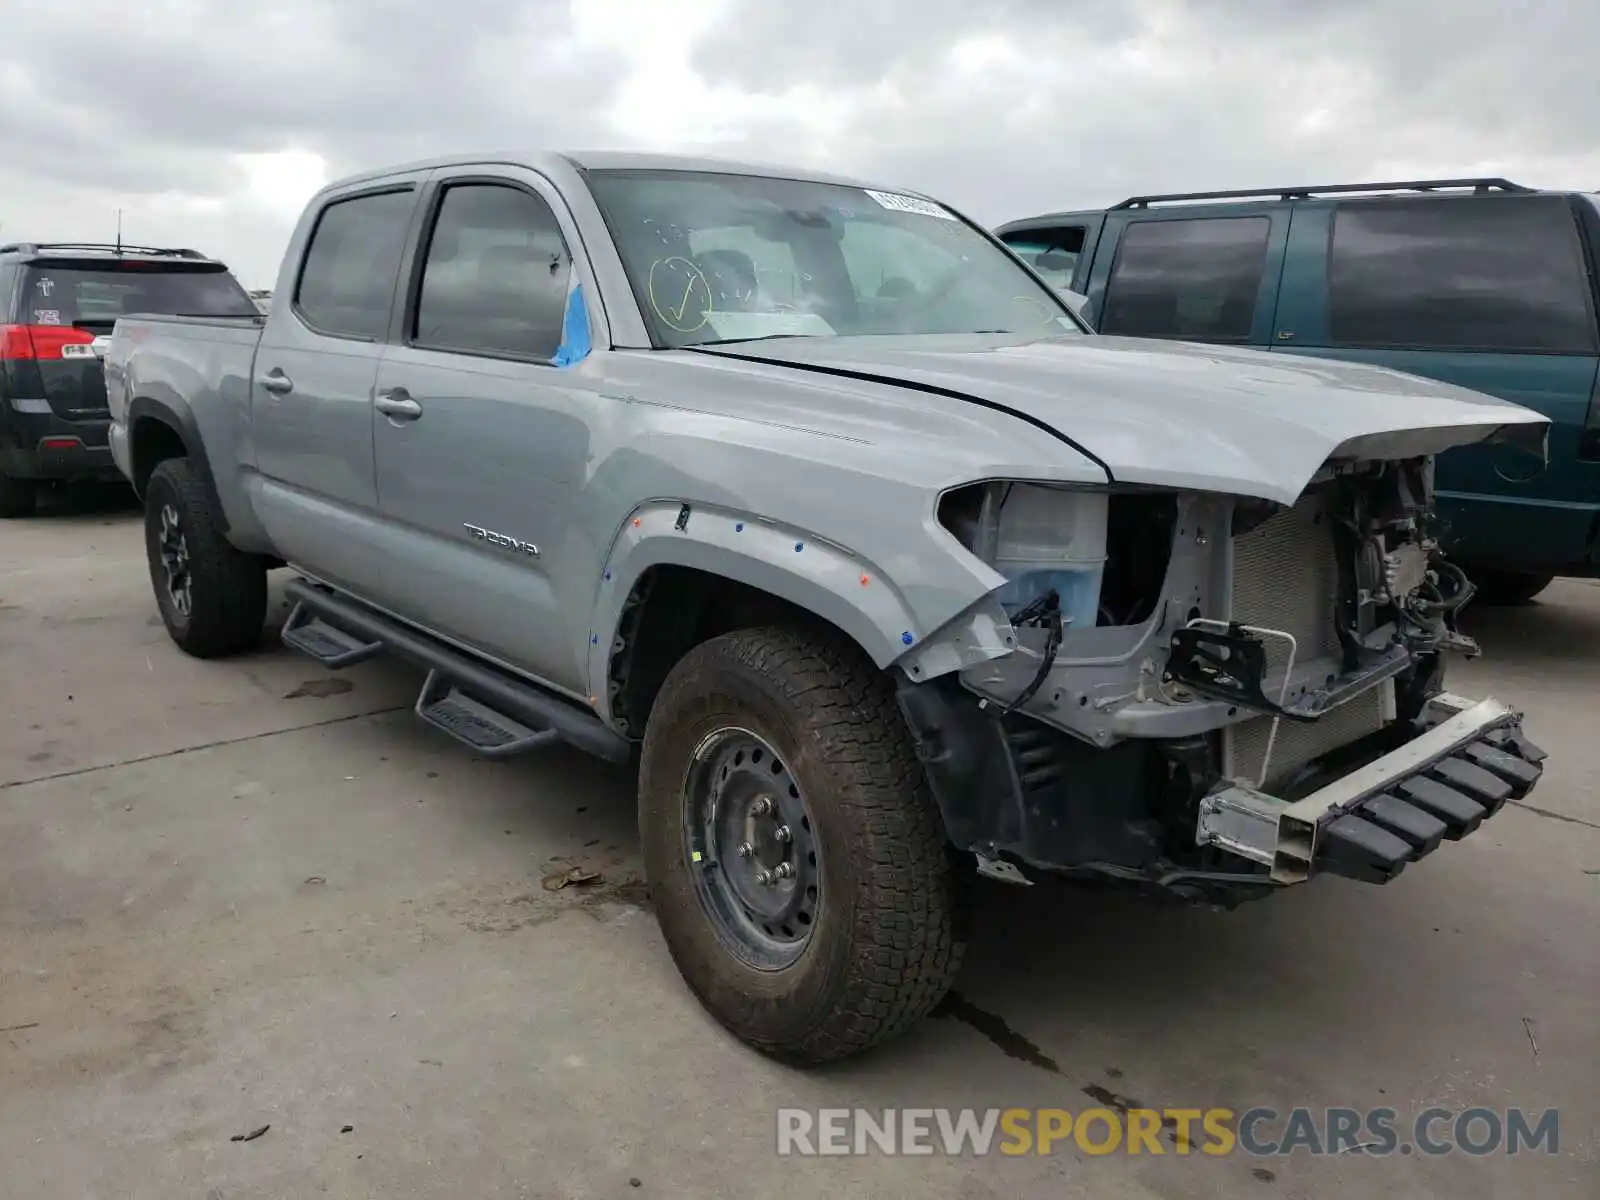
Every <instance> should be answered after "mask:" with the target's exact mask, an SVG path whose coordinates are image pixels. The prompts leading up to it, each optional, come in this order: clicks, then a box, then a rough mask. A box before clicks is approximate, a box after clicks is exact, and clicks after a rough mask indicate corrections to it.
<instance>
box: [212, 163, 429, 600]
mask: <svg viewBox="0 0 1600 1200" xmlns="http://www.w3.org/2000/svg"><path fill="white" fill-rule="evenodd" d="M419 184H420V178H417V179H404V178H402V179H400V180H398V181H391V182H387V183H385V185H384V186H383V188H382V189H381V190H376V191H367V192H361V193H357V194H354V195H335V196H334V197H333V198H332V199H331V200H330V201H329V202H328V204H327V205H326V206H325V207H323V208H322V210H321V211H320V212H319V213H318V214H317V215H316V216H315V218H314V225H313V226H312V228H311V230H310V233H309V239H308V244H307V248H306V252H305V255H304V258H303V260H302V261H303V265H302V266H301V267H300V269H299V272H298V279H297V280H295V281H294V284H293V287H292V290H291V292H290V293H289V294H287V295H283V296H282V298H281V300H280V301H279V303H278V305H277V306H276V308H277V311H276V312H274V313H273V314H272V316H271V317H269V318H268V320H267V325H266V329H265V331H264V332H263V334H262V338H261V347H260V349H259V350H258V351H257V353H256V361H255V372H254V374H255V378H254V379H253V380H251V381H249V383H248V386H249V387H250V397H251V400H250V404H251V432H252V435H253V438H254V452H255V464H256V469H257V470H258V471H259V472H260V491H259V497H258V501H257V508H258V511H259V514H260V516H261V519H262V521H263V523H264V524H265V525H266V527H267V531H268V533H269V534H270V535H271V537H272V541H273V544H274V545H275V546H276V547H277V548H278V549H279V551H280V552H281V553H282V554H283V556H284V557H285V558H287V559H288V560H289V561H290V562H291V563H293V564H294V565H296V566H298V567H301V568H303V569H305V570H306V571H309V572H311V573H312V574H314V575H317V576H319V577H320V578H323V579H326V580H327V581H328V582H330V583H335V584H338V585H339V586H341V587H344V588H347V589H349V590H351V591H353V592H355V593H356V594H358V595H363V596H366V597H369V598H374V597H377V596H378V595H380V594H381V591H382V580H383V562H382V554H381V553H380V551H379V550H378V548H377V546H376V544H375V542H374V534H375V529H376V522H377V508H378V490H377V480H376V474H375V472H374V468H373V452H372V388H373V384H374V382H375V381H376V378H377V373H378V361H379V359H380V358H381V357H382V353H383V339H384V336H385V333H386V331H387V329H388V326H389V320H390V309H391V305H392V303H393V297H394V291H395V281H396V279H397V277H398V275H399V271H400V258H401V254H402V251H403V249H404V247H405V243H406V233H407V227H408V226H409V225H410V223H411V219H412V216H413V214H414V212H415V209H416V204H417V199H418V185H419ZM240 382H241V383H244V381H240Z"/></svg>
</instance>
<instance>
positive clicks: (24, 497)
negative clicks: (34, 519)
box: [0, 472, 39, 520]
mask: <svg viewBox="0 0 1600 1200" xmlns="http://www.w3.org/2000/svg"><path fill="white" fill-rule="evenodd" d="M38 495H39V486H38V484H37V483H36V482H35V481H34V480H32V479H18V478H17V477H16V476H14V475H6V474H4V473H3V472H0V518H5V519H7V520H9V519H11V518H13V517H31V516H32V515H33V509H34V504H35V502H36V500H37V499H38Z"/></svg>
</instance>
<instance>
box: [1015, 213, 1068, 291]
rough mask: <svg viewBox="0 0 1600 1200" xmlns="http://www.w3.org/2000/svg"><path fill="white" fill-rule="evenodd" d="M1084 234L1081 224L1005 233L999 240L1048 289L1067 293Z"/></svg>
mask: <svg viewBox="0 0 1600 1200" xmlns="http://www.w3.org/2000/svg"><path fill="white" fill-rule="evenodd" d="M1086 232H1087V230H1086V229H1085V228H1084V227H1083V226H1081V225H1062V226H1057V227H1055V228H1049V229H1029V230H1027V231H1025V232H1019V233H1008V234H1006V235H1004V236H1003V238H1002V239H1001V240H1002V241H1004V242H1005V244H1006V245H1008V246H1010V247H1011V249H1012V251H1013V252H1014V253H1015V254H1016V255H1017V257H1018V258H1020V259H1022V261H1023V262H1025V263H1027V264H1028V265H1029V266H1030V267H1032V268H1033V269H1034V270H1035V271H1037V272H1038V273H1039V274H1040V276H1041V277H1042V278H1043V279H1044V281H1045V282H1046V283H1048V284H1049V285H1050V286H1051V287H1053V288H1057V289H1060V290H1069V289H1071V287H1072V277H1073V276H1074V275H1075V274H1077V271H1078V258H1079V256H1080V255H1081V254H1082V253H1083V239H1084V235H1085V233H1086Z"/></svg>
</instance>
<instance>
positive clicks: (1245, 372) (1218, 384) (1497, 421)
mask: <svg viewBox="0 0 1600 1200" xmlns="http://www.w3.org/2000/svg"><path fill="white" fill-rule="evenodd" d="M697 349H700V350H704V351H705V352H707V353H713V354H717V355H720V356H725V357H730V358H738V359H742V360H745V361H749V362H759V363H765V364H767V365H769V366H773V367H782V368H792V369H795V370H801V371H813V372H822V373H826V374H831V375H837V376H844V377H846V378H859V379H861V380H862V381H863V382H872V383H882V384H888V385H891V386H899V387H906V388H911V389H916V390H920V391H923V392H925V393H927V394H928V396H929V400H930V403H942V404H949V403H962V402H967V403H973V404H980V405H984V406H986V407H989V408H995V409H1000V410H1002V411H1009V412H1010V413H1011V414H1012V415H1013V416H1015V417H1017V418H1020V419H1022V420H1027V421H1030V422H1032V423H1034V424H1036V425H1040V426H1043V427H1045V428H1047V429H1048V430H1050V431H1051V432H1053V433H1054V434H1055V435H1056V436H1057V437H1060V438H1061V439H1062V440H1064V441H1067V442H1069V443H1070V444H1071V445H1073V446H1075V447H1076V448H1078V449H1079V450H1081V451H1082V452H1084V453H1086V454H1088V455H1089V456H1090V457H1092V458H1094V459H1096V460H1097V461H1098V462H1099V463H1100V465H1101V466H1102V467H1103V468H1104V470H1105V471H1106V473H1107V475H1108V476H1109V477H1110V479H1111V481H1112V482H1118V483H1139V484H1148V485H1153V486H1163V487H1174V488H1185V489H1194V490H1199V491H1212V492H1222V493H1226V494H1228V495H1238V496H1255V497H1260V498H1262V499H1265V500H1272V501H1276V502H1278V503H1280V504H1292V503H1293V502H1294V501H1295V500H1296V499H1297V498H1298V497H1299V495H1300V493H1301V492H1302V491H1304V490H1305V487H1306V485H1307V484H1308V483H1309V482H1310V481H1311V479H1312V477H1313V476H1314V475H1315V474H1316V473H1317V471H1318V470H1319V469H1320V468H1321V467H1322V466H1323V464H1324V463H1326V462H1327V461H1328V460H1329V459H1330V458H1351V459H1357V458H1368V459H1372V458H1379V459H1382V458H1406V457H1412V456H1416V455H1421V454H1437V453H1439V452H1440V451H1443V450H1448V449H1450V448H1451V447H1452V446H1459V445H1465V444H1467V443H1471V442H1478V441H1484V440H1487V439H1489V438H1493V437H1495V436H1497V435H1500V436H1505V437H1512V438H1513V439H1514V440H1517V441H1518V442H1519V444H1522V445H1525V446H1527V447H1528V448H1530V449H1531V450H1533V452H1535V453H1537V454H1540V455H1542V454H1543V453H1544V444H1545V434H1546V431H1547V430H1548V428H1549V422H1548V420H1547V419H1546V418H1545V417H1543V416H1542V415H1540V414H1539V413H1536V412H1533V411H1531V410H1529V409H1526V408H1523V407H1521V406H1520V405H1515V404H1510V403H1507V402H1506V401H1503V400H1498V399H1495V398H1494V397H1491V396H1485V395H1482V394H1481V393H1478V392H1473V391H1468V390H1467V389H1465V388H1459V387H1454V386H1451V385H1449V384H1443V383H1436V382H1434V381H1432V380H1427V379H1421V378H1418V377H1416V376H1412V375H1405V374H1402V373H1401V372H1399V371H1391V370H1388V369H1387V368H1383V367H1373V366H1367V365H1365V364H1361V363H1348V362H1335V361H1331V360H1327V359H1313V358H1306V357H1303V356H1300V355H1289V354H1281V355H1280V354H1270V353H1268V352H1266V351H1261V350H1241V349H1234V348H1231V347H1217V346H1206V345H1197V344H1192V343H1185V342H1163V341H1154V340H1148V339H1142V338H1117V337H1104V336H1078V335H1074V336H1071V337H1065V338H1047V339H1042V340H1041V339H1032V340H1030V339H1026V338H1019V337H1017V336H1015V335H993V336H989V335H959V336H955V335H952V336H942V335H941V336H915V337H837V338H835V337H829V338H820V337H795V338H780V339H773V340H768V341H758V342H744V343H732V344H728V345H723V346H705V347H697Z"/></svg>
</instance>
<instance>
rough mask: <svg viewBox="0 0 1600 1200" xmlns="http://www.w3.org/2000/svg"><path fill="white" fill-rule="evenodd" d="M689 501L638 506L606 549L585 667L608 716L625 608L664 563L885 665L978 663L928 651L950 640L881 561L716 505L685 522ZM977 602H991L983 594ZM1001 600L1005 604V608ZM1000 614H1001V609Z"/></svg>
mask: <svg viewBox="0 0 1600 1200" xmlns="http://www.w3.org/2000/svg"><path fill="white" fill-rule="evenodd" d="M684 507H685V506H684V505H682V504H680V503H678V502H677V501H661V500H658V501H651V502H649V503H646V504H643V505H641V506H639V507H638V508H636V509H635V510H634V511H633V512H632V513H631V514H630V516H629V517H628V519H627V520H626V521H624V522H623V526H622V529H621V530H620V531H619V533H618V535H617V538H616V541H615V542H614V543H613V545H612V547H611V553H610V554H609V555H608V556H607V559H606V567H605V570H604V571H603V572H602V575H601V578H600V581H599V587H598V590H597V593H596V596H595V603H594V609H593V611H594V618H593V622H594V623H593V628H592V629H590V631H589V646H588V657H587V661H586V664H585V672H586V676H587V678H588V681H589V692H590V695H592V696H593V697H595V708H596V711H597V712H598V713H599V714H600V716H601V717H602V718H606V719H609V717H610V715H611V714H610V705H609V701H608V697H607V691H608V689H607V671H608V668H609V664H610V660H611V655H612V653H613V650H614V643H615V641H616V637H617V630H618V626H619V624H620V622H621V617H622V609H623V605H624V604H625V603H626V601H627V599H628V596H629V594H630V593H631V592H632V591H633V588H634V585H635V584H637V583H638V581H639V578H640V577H641V576H642V575H643V574H644V573H645V572H646V571H648V570H649V569H650V568H652V567H657V566H664V565H673V566H681V567H690V568H695V569H698V570H702V571H706V572H709V573H710V574H713V575H718V576H721V577H723V578H726V579H732V580H737V581H738V582H740V583H743V584H747V585H749V586H750V587H754V588H759V589H760V590H762V591H764V592H769V593H771V594H772V595H774V596H779V597H781V598H782V599H784V600H788V601H790V602H791V603H793V604H796V605H798V606H799V607H801V608H803V609H805V610H807V611H808V612H812V613H815V614H816V615H817V616H818V617H821V618H822V619H823V620H825V621H828V622H830V623H831V624H833V625H834V626H836V627H838V628H839V629H841V630H842V631H843V632H844V633H846V634H847V635H848V636H849V637H850V638H851V639H853V640H854V641H855V642H856V644H857V645H859V646H860V647H861V648H862V650H864V651H865V652H866V653H867V655H868V656H869V657H870V658H871V659H872V661H873V662H874V663H876V664H877V665H878V666H879V667H883V668H887V667H889V666H891V665H893V664H894V663H896V662H897V661H900V660H902V659H904V660H906V661H907V662H908V663H910V664H912V665H913V666H915V669H916V671H917V677H918V678H923V677H926V674H927V673H930V672H931V673H942V671H943V670H955V669H958V668H959V667H960V666H961V665H963V663H964V662H967V661H970V656H969V657H965V658H964V657H958V656H952V655H950V654H948V653H937V654H935V655H934V656H933V657H932V658H927V657H925V656H923V651H924V643H925V640H926V642H927V645H928V647H929V648H932V646H933V645H935V644H936V643H940V642H942V638H941V637H940V631H937V630H934V631H927V634H923V633H922V632H921V631H919V630H918V629H917V626H916V622H915V618H914V617H913V616H912V612H911V608H910V606H909V605H908V604H907V603H906V600H905V598H904V596H902V595H901V594H900V592H899V591H898V590H897V589H896V588H895V586H894V584H893V583H892V582H890V581H889V580H888V579H885V578H884V577H883V576H882V575H881V574H880V572H879V570H878V567H877V565H876V564H875V563H872V562H870V561H868V560H866V559H863V558H861V557H859V556H857V555H856V554H854V553H852V552H851V551H850V550H849V549H847V548H846V547H844V546H840V545H837V544H835V543H833V542H831V541H825V540H820V539H818V538H816V537H814V536H812V535H809V534H807V533H806V532H805V531H804V530H800V529H797V528H795V527H793V526H790V525H785V524H781V523H778V522H774V521H770V520H764V519H759V518H756V517H753V516H751V515H749V514H747V513H739V512H730V511H727V510H725V509H719V508H715V507H705V506H699V505H696V506H691V507H690V508H689V513H688V518H687V520H686V521H685V520H683V517H682V514H683V511H684ZM977 604H978V606H979V607H982V606H983V600H982V598H980V599H979V601H978V602H977ZM993 607H994V609H995V611H996V612H999V611H1000V610H999V607H998V605H993ZM1000 617H1001V620H1002V621H1003V619H1004V614H1003V612H1002V613H1000ZM972 620H973V615H972V611H971V610H968V611H966V612H963V613H961V614H959V615H958V617H957V618H956V620H955V621H954V622H951V623H949V624H950V625H955V624H962V625H963V627H965V625H966V624H967V623H969V622H971V621H972ZM1009 633H1010V626H1009V625H1008V624H1007V625H1006V626H1005V630H1004V632H1003V633H999V632H997V633H996V634H995V635H994V636H993V637H992V638H991V639H990V642H991V647H990V648H991V649H992V653H983V651H982V650H981V649H980V650H979V652H978V654H979V657H992V656H994V655H998V654H1009V653H1010V652H1011V650H1012V649H1013V646H1014V642H1013V643H1009V644H1008V643H1006V642H1005V641H1004V640H1003V639H1004V637H1005V636H1006V635H1008V634H1009ZM909 669H911V668H910V667H908V670H909Z"/></svg>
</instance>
